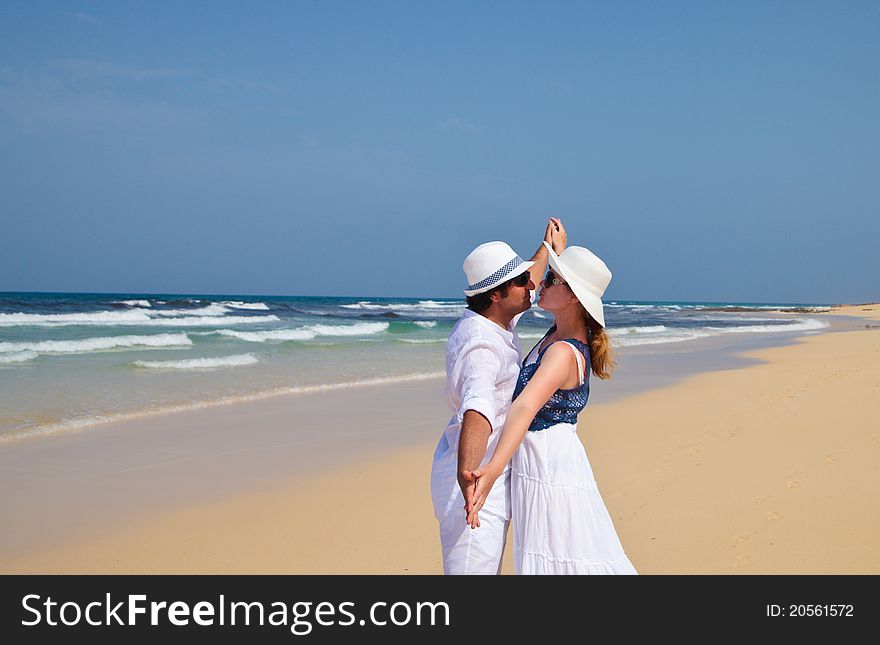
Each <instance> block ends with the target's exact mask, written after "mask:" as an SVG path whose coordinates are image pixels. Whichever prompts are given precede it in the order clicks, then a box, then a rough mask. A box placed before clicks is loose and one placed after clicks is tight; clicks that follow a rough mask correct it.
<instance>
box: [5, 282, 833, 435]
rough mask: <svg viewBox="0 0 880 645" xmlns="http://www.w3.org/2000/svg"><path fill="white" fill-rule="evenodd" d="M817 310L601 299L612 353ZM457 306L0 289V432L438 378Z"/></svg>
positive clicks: (540, 322) (787, 332) (797, 327)
mask: <svg viewBox="0 0 880 645" xmlns="http://www.w3.org/2000/svg"><path fill="white" fill-rule="evenodd" d="M829 309H830V306H829V305H816V304H799V303H707V302H630V301H614V300H612V301H608V302H606V313H605V318H606V323H607V325H608V331H609V333H610V335H611V337H612V342H613V344H614V345H615V346H616V347H617V348H620V349H622V350H624V351H639V348H648V347H649V346H654V347H656V346H663V345H671V344H674V345H675V346H676V348H677V351H687V347H688V345H689V341H694V340H697V339H700V338H709V337H712V336H720V335H726V334H760V335H776V334H782V335H784V336H796V335H801V334H804V333H815V332H819V331H822V330H823V329H825V328H826V327H827V326H828V324H827V323H826V322H825V321H823V320H821V319H820V318H814V317H810V315H809V314H812V313H815V314H821V313H824V312H827V311H828V310H829ZM771 310H781V311H782V312H783V315H780V314H779V313H771ZM463 311H464V301H463V300H462V299H445V298H357V297H351V298H337V297H334V298H329V297H328V298H322V297H295V296H239V295H222V296H218V295H191V294H186V295H183V294H88V293H14V292H13V293H2V292H0V442H2V441H6V440H12V439H18V438H22V437H29V436H31V437H33V436H39V435H45V434H54V433H59V432H65V431H70V430H75V429H79V428H85V427H88V426H90V425H94V424H96V423H102V422H105V421H110V420H117V419H119V420H121V419H127V418H136V417H139V416H144V415H149V414H154V413H159V412H166V411H173V410H179V409H191V408H194V407H201V406H207V405H217V404H223V403H230V402H235V401H242V400H248V399H256V398H261V397H268V396H275V395H278V394H284V393H294V392H309V391H314V390H322V389H327V388H345V387H360V386H365V385H370V384H374V383H395V382H405V381H411V380H416V379H427V378H434V377H437V376H442V375H443V373H444V343H445V340H446V337H447V336H448V334H449V332H450V330H451V329H452V326H453V325H454V324H455V321H456V320H457V319H458V318H459V317H460V316H461V314H462V312H463ZM785 312H788V313H789V314H790V315H785ZM793 314H797V315H793ZM804 314H807V315H804ZM550 322H551V317H550V315H549V314H547V313H546V312H544V311H542V310H541V309H538V308H537V307H533V308H532V309H531V310H529V311H528V312H527V313H526V314H525V315H524V316H523V318H522V320H521V321H520V324H519V327H518V332H519V335H520V338H521V339H522V344H523V349H524V352H525V351H528V349H530V348H531V345H532V344H534V343H535V342H537V340H538V339H539V338H540V337H541V336H543V334H544V332H545V331H546V330H547V328H548V327H549V325H550ZM781 337H783V336H780V338H781Z"/></svg>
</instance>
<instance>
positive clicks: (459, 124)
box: [440, 117, 483, 135]
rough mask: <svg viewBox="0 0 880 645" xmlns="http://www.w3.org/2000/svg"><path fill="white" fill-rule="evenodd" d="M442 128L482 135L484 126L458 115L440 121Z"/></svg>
mask: <svg viewBox="0 0 880 645" xmlns="http://www.w3.org/2000/svg"><path fill="white" fill-rule="evenodd" d="M440 129H441V130H444V131H450V130H453V131H457V132H464V133H465V134H470V135H480V134H483V128H482V126H479V125H475V124H473V123H470V122H468V121H465V120H464V119H460V118H458V117H452V118H449V119H445V120H443V121H441V122H440Z"/></svg>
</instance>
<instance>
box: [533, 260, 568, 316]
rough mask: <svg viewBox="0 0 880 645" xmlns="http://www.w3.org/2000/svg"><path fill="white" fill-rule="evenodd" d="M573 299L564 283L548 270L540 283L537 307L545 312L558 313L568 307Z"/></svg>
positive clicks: (551, 270)
mask: <svg viewBox="0 0 880 645" xmlns="http://www.w3.org/2000/svg"><path fill="white" fill-rule="evenodd" d="M554 283H555V284H554ZM573 298H574V296H573V294H572V293H571V290H570V289H569V288H568V286H567V285H566V284H565V281H564V280H563V279H562V278H561V277H560V276H559V275H557V274H556V273H555V272H554V271H553V269H548V270H547V275H546V276H545V277H544V279H543V280H542V281H541V291H540V292H539V293H538V306H539V307H540V308H541V309H544V310H546V311H551V312H553V311H560V310H562V309H565V308H566V307H567V306H569V305H570V304H571V301H572V299H573Z"/></svg>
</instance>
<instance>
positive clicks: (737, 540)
mask: <svg viewBox="0 0 880 645" xmlns="http://www.w3.org/2000/svg"><path fill="white" fill-rule="evenodd" d="M757 534H758V532H757V531H746V532H745V533H740V534H739V535H734V536H733V537H732V538H731V540H733V541H732V542H731V543H730V548H731V549H733V548H734V547H736V545H737V544H742V543H743V542H748V541H749V539H750V538H751V537H752V536H753V535H757Z"/></svg>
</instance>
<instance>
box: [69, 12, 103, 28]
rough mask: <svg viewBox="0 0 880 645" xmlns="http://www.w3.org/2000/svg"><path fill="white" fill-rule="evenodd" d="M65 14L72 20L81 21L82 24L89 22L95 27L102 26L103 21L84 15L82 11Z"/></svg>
mask: <svg viewBox="0 0 880 645" xmlns="http://www.w3.org/2000/svg"><path fill="white" fill-rule="evenodd" d="M63 13H64V14H65V15H67V16H70V17H71V18H76V19H77V20H81V21H82V22H89V23H91V24H93V25H100V24H101V21H100V20H98V19H97V18H96V17H95V16H93V15H91V14H88V13H83V12H82V11H64V12H63Z"/></svg>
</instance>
